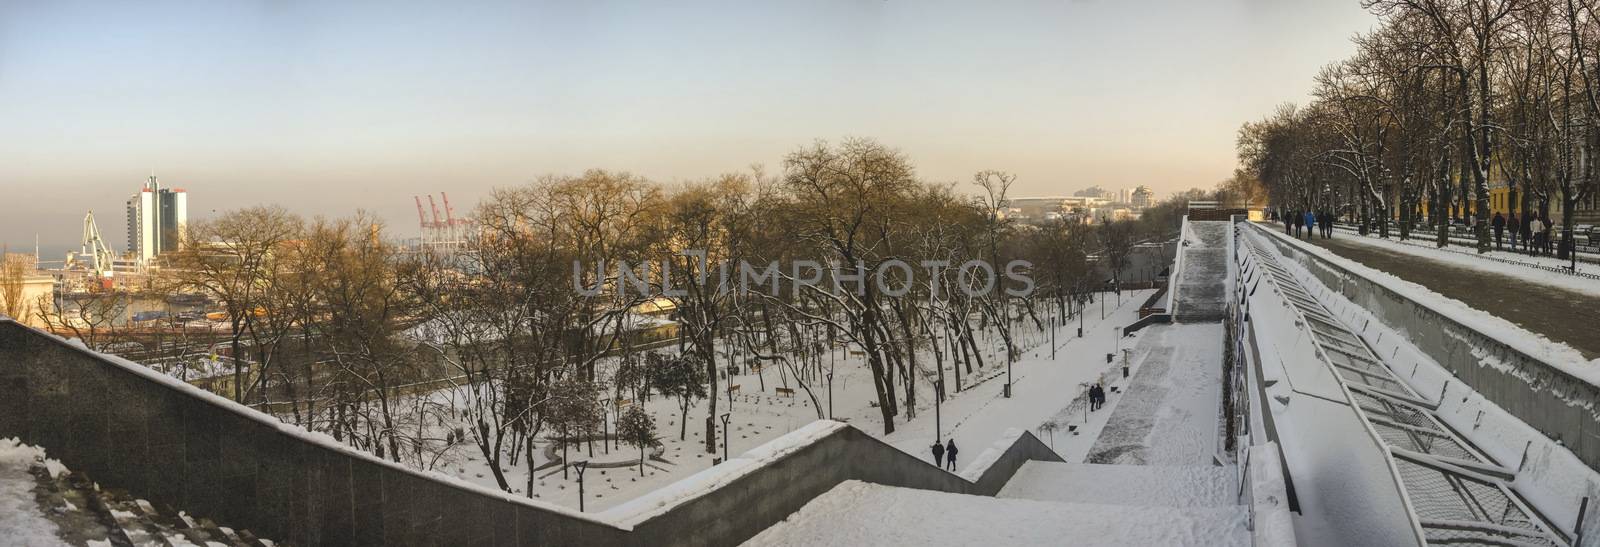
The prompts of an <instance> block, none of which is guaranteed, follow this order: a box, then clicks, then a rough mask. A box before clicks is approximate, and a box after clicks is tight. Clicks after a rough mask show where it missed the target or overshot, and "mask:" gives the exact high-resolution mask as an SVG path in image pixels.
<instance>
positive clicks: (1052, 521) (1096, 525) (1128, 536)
mask: <svg viewBox="0 0 1600 547" xmlns="http://www.w3.org/2000/svg"><path fill="white" fill-rule="evenodd" d="M1247 520H1248V512H1247V510H1246V509H1245V508H1244V507H1242V506H1233V507H1184V508H1178V507H1157V506H1144V507H1133V506H1122V505H1108V504H1091V503H1060V502H1052V501H1035V500H1028V499H1006V498H991V497H987V496H974V495H967V494H950V493H945V492H936V491H930V490H917V489H913V488H900V487H894V486H882V485H877V484H871V483H864V482H859V481H845V482H843V483H840V484H839V485H838V486H836V487H834V488H833V489H832V490H829V491H828V492H827V493H824V494H823V495H822V496H819V497H817V498H816V499H813V500H811V502H810V503H808V504H806V506H805V507H803V508H801V509H800V511H798V512H796V513H794V514H793V515H790V516H789V518H788V519H785V520H784V521H783V522H780V523H778V524H777V525H774V526H773V527H771V528H768V529H767V530H766V531H765V532H762V533H761V534H759V535H757V536H756V537H754V538H751V539H750V541H748V542H746V545H752V546H760V545H767V546H778V545H785V546H786V545H795V546H802V545H923V546H938V545H952V546H954V545H961V546H966V545H1099V546H1106V545H1130V546H1131V545H1137V546H1140V547H1144V546H1149V545H1249V543H1250V534H1249V531H1248V530H1247V529H1246V522H1247Z"/></svg>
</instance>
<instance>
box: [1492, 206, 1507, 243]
mask: <svg viewBox="0 0 1600 547" xmlns="http://www.w3.org/2000/svg"><path fill="white" fill-rule="evenodd" d="M1491 225H1492V226H1493V227H1494V249H1495V250H1496V251H1498V250H1500V239H1501V238H1502V237H1503V236H1504V235H1505V232H1506V217H1505V216H1502V215H1501V214H1500V212H1499V211H1495V213H1494V220H1493V221H1492V224H1491Z"/></svg>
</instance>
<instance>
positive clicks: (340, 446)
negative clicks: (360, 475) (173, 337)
mask: <svg viewBox="0 0 1600 547" xmlns="http://www.w3.org/2000/svg"><path fill="white" fill-rule="evenodd" d="M50 336H54V335H50ZM56 338H58V339H60V340H62V341H63V342H64V343H66V344H67V345H69V346H71V347H73V348H76V349H77V350H79V351H83V352H86V353H89V354H92V355H94V356H96V357H97V358H99V359H101V360H103V361H105V362H107V363H109V364H111V365H114V366H117V367H120V368H122V369H125V370H127V371H128V372H131V373H133V374H135V375H138V376H140V377H143V378H145V379H148V380H151V381H154V382H156V383H158V384H162V385H164V386H166V387H169V388H171V389H174V390H177V391H179V392H183V393H186V394H187V395H189V396H191V397H194V398H197V399H200V400H203V401H206V402H209V403H211V404H213V405H216V406H218V407H220V408H222V409H224V410H228V411H232V412H235V413H237V414H239V415H241V416H244V417H246V418H249V419H251V420H255V421H257V422H260V423H262V424H264V425H267V426H268V427H272V428H274V429H276V430H277V431H278V432H280V433H283V434H285V435H290V436H293V437H296V438H299V439H301V440H303V441H305V442H307V443H309V444H313V445H317V446H321V447H323V448H327V449H329V450H333V451H336V452H340V453H342V454H344V455H347V456H350V457H354V458H358V459H361V460H365V461H367V462H370V463H374V464H377V465H381V466H385V467H389V468H391V469H395V470H399V471H403V472H406V473H410V474H413V475H417V476H419V477H423V478H426V479H428V480H432V481H437V482H441V483H445V484H449V485H452V486H455V487H457V488H461V489H463V490H467V491H470V492H473V493H476V494H481V495H484V496H489V497H491V498H498V499H502V500H506V501H510V502H512V503H518V504H522V505H527V506H530V507H534V508H537V509H541V510H546V511H551V512H555V513H560V514H562V515H565V516H569V517H573V518H578V519H582V520H586V521H590V522H595V523H599V524H610V523H609V522H606V521H602V520H597V519H595V518H593V517H592V516H590V515H586V514H584V513H582V512H579V511H576V510H573V509H569V508H566V507H562V506H560V505H557V504H553V503H547V502H542V501H539V500H531V499H528V498H526V497H523V496H518V495H514V494H510V493H507V492H503V491H501V490H498V489H493V488H486V487H483V486H479V485H477V484H473V483H471V482H468V481H465V480H462V479H460V478H457V477H454V476H451V475H447V474H444V473H439V472H434V471H419V470H417V469H413V468H411V467H407V466H405V465H401V464H398V463H394V462H392V461H389V460H385V459H382V458H379V457H377V456H374V455H372V454H370V453H367V452H363V451H360V450H356V449H355V448H352V447H350V446H348V445H346V444H344V443H341V442H339V441H337V440H335V439H334V438H333V437H332V436H329V435H327V434H323V433H318V432H312V431H307V430H305V429H302V428H300V427H298V426H295V425H293V424H287V423H283V422H282V421H279V420H278V419H277V418H274V417H272V416H269V415H267V414H263V413H261V412H259V411H256V410H255V409H252V408H250V407H247V406H244V405H241V404H239V403H236V402H233V401H231V400H229V399H226V398H224V397H222V396H220V395H217V394H215V393H211V392H209V391H206V390H203V389H200V388H198V387H195V386H193V385H190V384H188V383H186V382H184V381H182V380H179V379H177V378H173V377H171V376H168V375H166V374H162V373H161V372H159V371H156V370H154V369H151V368H149V367H146V366H144V365H141V364H138V363H135V362H133V361H129V360H127V359H124V358H122V357H118V356H116V355H111V354H108V353H98V352H95V351H93V350H90V349H88V347H87V346H86V345H84V343H83V341H82V340H78V339H76V338H73V339H67V338H61V337H59V336H57V337H56Z"/></svg>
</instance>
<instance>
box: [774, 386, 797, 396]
mask: <svg viewBox="0 0 1600 547" xmlns="http://www.w3.org/2000/svg"><path fill="white" fill-rule="evenodd" d="M772 389H773V391H776V392H778V395H782V396H784V397H794V390H793V389H789V388H786V387H775V388H772Z"/></svg>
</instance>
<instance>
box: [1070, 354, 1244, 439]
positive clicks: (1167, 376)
mask: <svg viewBox="0 0 1600 547" xmlns="http://www.w3.org/2000/svg"><path fill="white" fill-rule="evenodd" d="M1222 338H1223V331H1222V325H1221V324H1219V323H1200V324H1177V325H1156V326H1152V327H1149V328H1147V329H1145V334H1144V335H1143V336H1142V339H1141V340H1140V341H1139V345H1138V346H1137V348H1136V349H1135V350H1134V355H1142V356H1143V358H1142V363H1141V364H1140V365H1139V367H1138V368H1137V372H1136V373H1135V374H1134V376H1133V382H1132V383H1131V384H1130V385H1129V386H1128V387H1126V388H1125V389H1126V395H1125V396H1124V397H1123V400H1122V401H1121V402H1119V403H1117V406H1116V407H1115V408H1113V409H1112V410H1111V413H1112V414H1111V417H1110V420H1109V422H1108V423H1107V424H1106V426H1105V428H1104V429H1103V430H1102V431H1101V432H1100V435H1099V437H1098V439H1097V440H1096V441H1095V444H1094V446H1093V448H1091V449H1090V452H1089V456H1088V458H1087V459H1086V461H1088V462H1090V463H1121V464H1135V465H1211V463H1212V456H1213V455H1215V454H1216V451H1217V446H1216V438H1217V413H1218V405H1219V404H1220V403H1219V401H1220V397H1221V391H1222V364H1221V357H1222Z"/></svg>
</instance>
